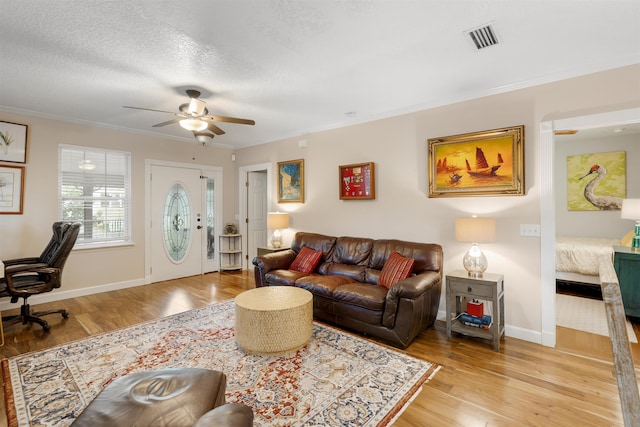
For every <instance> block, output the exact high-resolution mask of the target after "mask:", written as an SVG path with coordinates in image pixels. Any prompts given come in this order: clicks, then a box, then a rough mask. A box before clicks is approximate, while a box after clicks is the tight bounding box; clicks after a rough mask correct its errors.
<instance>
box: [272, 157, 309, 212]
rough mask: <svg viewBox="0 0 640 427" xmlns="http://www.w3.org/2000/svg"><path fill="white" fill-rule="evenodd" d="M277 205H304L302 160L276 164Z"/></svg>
mask: <svg viewBox="0 0 640 427" xmlns="http://www.w3.org/2000/svg"><path fill="white" fill-rule="evenodd" d="M278 203H304V159H299V160H290V161H288V162H278Z"/></svg>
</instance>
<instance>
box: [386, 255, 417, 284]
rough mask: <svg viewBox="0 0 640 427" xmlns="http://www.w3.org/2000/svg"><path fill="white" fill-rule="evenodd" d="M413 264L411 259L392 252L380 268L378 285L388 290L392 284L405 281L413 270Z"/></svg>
mask: <svg viewBox="0 0 640 427" xmlns="http://www.w3.org/2000/svg"><path fill="white" fill-rule="evenodd" d="M414 262H415V260H414V259H413V258H406V257H403V256H402V255H400V254H399V253H398V252H395V251H394V252H392V253H391V255H389V258H387V262H385V263H384V266H383V267H382V271H381V272H380V277H379V278H378V285H380V286H384V287H385V288H387V289H389V288H391V286H393V284H394V283H396V282H399V281H400V280H403V279H406V278H407V277H409V274H411V270H413V263H414Z"/></svg>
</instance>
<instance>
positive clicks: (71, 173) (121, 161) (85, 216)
mask: <svg viewBox="0 0 640 427" xmlns="http://www.w3.org/2000/svg"><path fill="white" fill-rule="evenodd" d="M58 150H59V152H58V191H59V193H58V206H59V217H60V218H61V219H62V220H63V221H77V222H80V223H81V224H82V226H81V227H80V235H79V236H78V241H77V243H76V246H108V245H118V244H127V243H130V242H131V218H130V216H131V154H130V153H127V152H121V151H109V150H101V149H97V148H89V147H77V146H71V145H60V146H59V149H58Z"/></svg>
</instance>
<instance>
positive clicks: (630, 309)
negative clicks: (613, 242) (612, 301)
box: [613, 246, 640, 317]
mask: <svg viewBox="0 0 640 427" xmlns="http://www.w3.org/2000/svg"><path fill="white" fill-rule="evenodd" d="M613 250H614V256H613V267H614V268H615V270H616V275H617V276H618V282H619V283H620V294H621V295H622V305H623V306H624V313H625V314H626V315H627V316H632V317H640V252H639V251H637V250H634V249H632V248H629V247H627V246H614V247H613Z"/></svg>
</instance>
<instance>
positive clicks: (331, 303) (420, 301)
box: [253, 232, 443, 348]
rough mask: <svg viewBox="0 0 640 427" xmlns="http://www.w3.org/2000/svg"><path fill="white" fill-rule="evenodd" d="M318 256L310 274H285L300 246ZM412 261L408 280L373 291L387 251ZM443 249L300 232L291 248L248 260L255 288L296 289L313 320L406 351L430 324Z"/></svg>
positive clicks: (437, 300) (437, 294)
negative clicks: (306, 297) (305, 296)
mask: <svg viewBox="0 0 640 427" xmlns="http://www.w3.org/2000/svg"><path fill="white" fill-rule="evenodd" d="M304 246H307V247H309V248H311V249H314V250H319V251H322V257H321V260H320V263H319V264H318V266H317V267H316V269H315V270H314V271H313V272H312V273H311V274H305V273H301V272H299V271H293V270H289V266H290V265H291V263H292V262H293V261H294V259H295V258H296V256H297V254H298V253H299V252H300V250H301V249H302V247H304ZM394 251H395V252H398V253H399V254H400V255H402V256H404V257H410V258H413V259H414V260H415V261H414V265H413V270H412V273H411V275H410V276H409V277H408V278H406V279H404V280H401V281H399V282H397V283H395V284H394V285H393V286H391V288H389V289H387V288H386V287H384V286H378V278H379V277H380V272H381V270H382V268H383V266H384V264H385V262H386V260H387V258H388V257H389V256H390V255H391V253H392V252H394ZM442 263H443V252H442V247H441V246H440V245H438V244H432V243H413V242H406V241H401V240H373V239H368V238H357V237H332V236H325V235H321V234H314V233H304V232H299V233H297V234H296V235H295V237H294V239H293V241H292V243H291V249H288V250H285V251H280V252H273V253H269V254H266V255H262V256H258V257H256V258H254V259H253V264H254V266H255V269H254V274H255V281H256V287H261V286H297V287H300V288H304V289H306V290H308V291H310V292H311V293H312V294H313V315H314V317H315V318H316V319H319V320H323V321H326V322H328V323H332V324H335V325H338V326H341V327H344V328H346V329H350V330H353V331H357V332H360V333H363V334H366V335H371V336H374V337H377V338H378V339H380V340H382V341H384V342H387V343H389V344H391V345H393V346H395V347H399V348H406V347H407V346H408V345H409V344H411V341H412V340H413V339H414V338H415V337H416V336H417V335H418V334H419V333H420V332H422V331H423V330H425V329H426V328H427V327H429V326H431V325H433V322H434V321H435V319H436V314H437V312H438V306H439V304H440V292H441V287H442Z"/></svg>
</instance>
